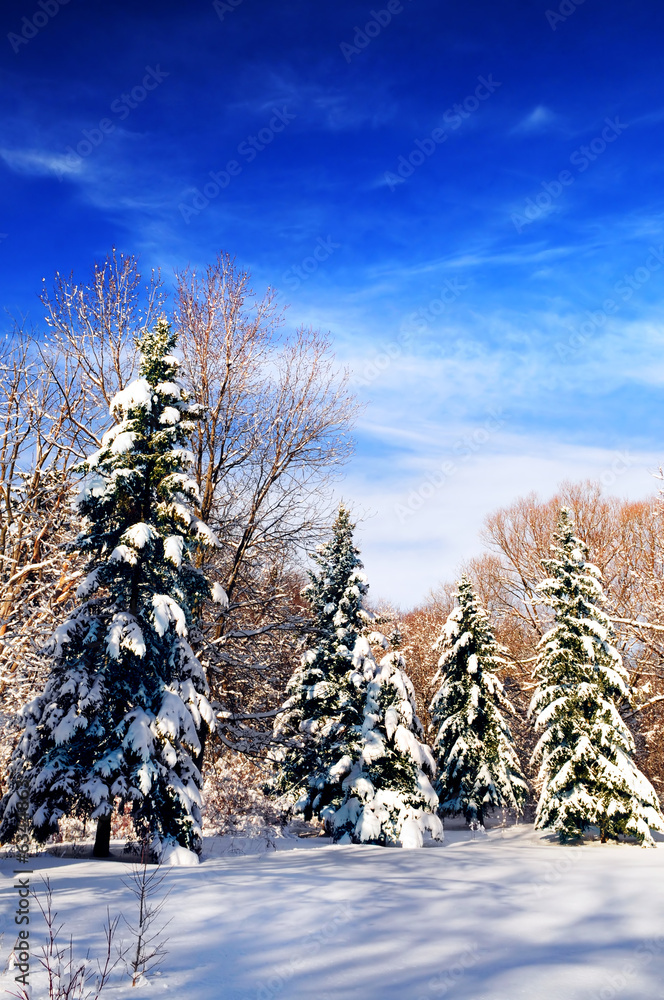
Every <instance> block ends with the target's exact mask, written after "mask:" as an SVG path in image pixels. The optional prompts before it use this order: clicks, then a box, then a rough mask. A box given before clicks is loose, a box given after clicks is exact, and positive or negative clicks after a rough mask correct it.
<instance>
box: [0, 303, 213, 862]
mask: <svg viewBox="0 0 664 1000" xmlns="http://www.w3.org/2000/svg"><path fill="white" fill-rule="evenodd" d="M139 346H140V350H141V355H142V360H141V366H140V372H139V378H138V379H136V380H135V381H134V382H132V383H131V384H130V385H128V386H127V387H126V388H125V389H123V390H122V391H121V392H119V393H118V394H117V395H116V396H115V398H114V399H113V401H112V403H111V415H112V416H113V417H114V418H115V420H116V423H115V426H113V427H112V428H111V430H109V431H108V432H107V433H106V434H105V435H104V438H103V440H102V446H101V448H100V449H99V451H98V452H96V453H95V454H94V455H92V456H91V457H90V458H88V459H87V460H86V462H85V463H83V465H82V468H83V470H84V471H85V472H86V473H87V475H86V477H85V479H84V482H83V486H82V490H81V494H80V497H79V501H78V509H79V513H80V515H81V517H82V519H83V522H82V528H83V530H82V531H81V533H80V534H79V536H78V538H77V540H76V543H75V546H74V547H75V548H76V549H77V550H78V551H80V552H82V553H83V554H84V555H86V556H87V557H88V558H89V566H88V575H87V576H86V578H85V580H84V581H83V583H82V584H81V585H80V587H79V589H78V593H77V596H78V597H79V598H80V599H81V601H82V603H80V604H79V606H78V607H77V608H76V609H75V610H74V611H73V612H72V614H70V615H69V617H68V618H67V619H66V620H65V621H64V622H63V623H62V624H60V625H59V626H58V628H57V629H56V630H55V633H54V635H53V638H52V642H51V645H50V653H51V655H52V669H51V673H50V676H49V678H48V681H47V683H46V686H45V689H44V691H43V693H42V694H41V695H39V696H38V697H37V698H36V699H35V700H34V701H33V702H31V703H30V704H29V705H28V706H27V707H26V708H25V709H24V712H23V719H24V722H25V731H24V734H23V737H22V739H21V741H20V743H19V745H18V748H17V750H16V753H15V755H14V758H13V762H12V766H11V774H10V787H9V790H8V792H7V794H6V795H5V797H4V798H3V800H2V803H1V804H0V817H1V819H2V823H1V825H0V838H1V839H2V841H5V842H6V841H7V840H8V839H10V838H11V837H12V836H13V833H14V831H15V829H16V825H17V823H18V820H19V812H20V807H19V801H18V792H19V791H20V790H25V789H27V791H28V794H29V801H30V807H29V813H30V816H31V819H32V823H33V826H34V831H35V835H36V837H37V839H38V840H40V841H44V840H45V839H46V838H47V837H48V836H49V835H50V834H51V833H53V832H54V831H55V830H57V826H58V820H59V819H60V817H61V816H64V815H77V816H81V817H91V818H92V819H96V820H97V821H98V823H97V841H96V844H95V853H96V854H97V855H100V856H104V855H105V854H107V853H108V844H109V837H110V820H111V814H112V810H113V808H114V804H117V805H118V806H119V808H120V809H124V808H125V807H126V806H127V805H128V804H131V811H132V817H133V821H134V824H135V827H136V829H137V831H138V832H139V834H140V835H144V836H149V837H150V838H151V841H152V847H153V850H154V851H155V852H156V853H158V854H160V855H161V856H162V857H164V856H167V855H168V853H169V852H170V853H172V851H173V849H175V848H176V847H177V845H179V846H180V847H181V848H184V849H188V850H189V851H194V852H198V851H199V850H200V845H201V839H200V837H201V834H200V791H199V789H200V784H201V776H200V772H199V770H198V767H197V764H196V758H197V755H198V754H199V752H200V746H201V744H200V736H201V735H202V733H204V732H205V731H206V730H207V729H211V728H212V727H213V725H214V716H213V713H212V709H211V707H210V704H209V702H208V700H207V697H206V695H207V683H206V679H205V676H204V672H203V669H202V666H201V664H200V662H199V660H198V659H197V657H196V655H195V654H194V652H193V651H192V649H191V647H190V645H189V643H188V641H187V635H188V631H189V628H190V627H191V625H192V622H193V621H194V619H195V616H196V615H197V614H198V613H199V611H200V609H201V605H202V603H203V601H204V600H206V599H207V598H209V597H210V596H211V592H210V588H209V585H208V583H207V581H206V579H205V577H204V575H203V573H202V572H201V571H200V570H198V569H197V568H195V566H194V564H193V561H192V560H193V558H194V553H195V550H196V549H197V548H198V546H200V545H204V546H205V545H208V546H209V545H215V544H216V540H215V538H214V536H213V534H212V533H211V531H210V530H209V529H208V528H207V526H206V525H205V524H204V523H203V522H202V521H200V520H199V518H198V517H197V516H196V514H195V508H196V505H197V503H198V493H197V488H196V484H195V482H194V481H193V480H192V479H190V478H189V476H188V475H187V472H186V469H187V466H188V464H189V462H190V460H191V455H190V452H188V451H187V450H186V449H185V448H184V445H185V444H186V442H187V440H188V437H189V436H190V434H191V431H192V429H193V427H194V424H193V423H192V420H194V419H198V418H200V417H201V415H202V414H201V412H200V408H199V407H198V406H197V404H194V403H191V402H189V401H188V399H187V396H186V394H185V392H184V391H183V390H182V389H181V387H180V386H179V385H178V384H177V382H175V381H174V378H175V374H176V370H177V365H178V362H177V359H176V358H174V357H173V356H172V354H171V351H172V349H173V347H174V346H175V337H174V335H173V334H172V333H171V331H170V328H169V325H168V323H167V322H166V321H165V320H160V321H159V322H158V323H157V325H156V328H155V329H154V331H152V332H147V331H146V332H145V334H144V335H143V337H142V339H141V341H140V344H139ZM212 596H215V597H219V598H221V597H223V595H221V594H216V595H212ZM23 794H25V791H23Z"/></svg>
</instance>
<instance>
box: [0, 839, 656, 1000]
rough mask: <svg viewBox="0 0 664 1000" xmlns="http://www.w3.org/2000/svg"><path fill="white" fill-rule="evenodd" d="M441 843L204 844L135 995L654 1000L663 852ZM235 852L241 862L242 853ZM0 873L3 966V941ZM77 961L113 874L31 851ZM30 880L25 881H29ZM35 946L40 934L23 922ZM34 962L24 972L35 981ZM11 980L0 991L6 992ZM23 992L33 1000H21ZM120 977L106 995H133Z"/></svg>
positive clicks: (179, 879)
mask: <svg viewBox="0 0 664 1000" xmlns="http://www.w3.org/2000/svg"><path fill="white" fill-rule="evenodd" d="M449 826H450V824H449V823H448V824H447V827H448V829H447V830H446V839H447V842H446V844H445V846H443V847H431V848H425V849H422V850H417V851H404V850H400V849H398V848H393V849H389V848H380V847H367V846H357V847H355V846H349V847H339V846H333V845H331V844H329V843H327V842H326V841H322V840H317V839H310V840H298V839H288V838H283V839H282V838H280V839H277V840H275V841H274V844H275V845H276V850H275V848H274V847H271V846H269V845H267V844H266V842H265V841H260V840H258V839H256V840H253V841H252V840H246V839H242V838H237V839H235V840H233V839H232V838H229V837H226V838H220V839H217V840H214V841H211V840H207V841H206V851H207V856H206V855H205V854H204V860H203V863H202V864H201V865H200V866H198V867H195V868H174V869H172V870H171V872H170V874H169V876H168V881H169V883H170V885H171V887H172V893H171V896H170V898H169V900H168V903H167V911H168V912H167V913H165V914H164V916H165V917H166V916H171V917H172V918H173V919H172V923H171V925H170V928H169V934H170V941H169V954H168V956H167V959H166V962H165V964H164V966H163V974H162V975H161V976H153V977H151V979H150V981H149V983H148V984H147V985H146V986H144V987H142V989H141V992H140V994H138V995H139V996H140V998H141V1000H148V998H154V997H168V996H170V997H177V998H178V1000H273V998H275V1000H276V998H279V1000H313V998H316V1000H337V998H339V1000H341V998H349V1000H436V998H438V997H448V998H454V1000H519V998H524V1000H596V998H601V1000H605V998H620V1000H644V998H646V997H647V998H648V1000H660V998H663V997H664V891H662V886H663V885H664V849H663V848H664V844H662V843H661V840H660V844H659V846H658V848H657V849H656V850H643V849H641V848H638V847H634V846H628V845H599V844H596V843H591V844H587V845H585V846H583V847H582V848H563V847H560V846H558V845H557V844H550V843H547V842H546V841H544V840H543V839H542V837H541V835H540V834H535V833H534V832H533V829H532V827H531V826H519V827H512V828H508V829H506V830H505V831H504V832H501V830H500V829H494V830H491V831H490V832H489V834H488V836H487V835H481V834H476V835H475V839H474V840H473V839H472V837H473V835H472V834H471V833H470V832H468V831H467V830H463V829H452V830H450V829H449ZM240 852H244V854H243V853H240ZM13 867H14V866H13V864H12V863H11V862H9V861H6V860H3V861H2V862H0V871H1V872H2V875H3V879H4V881H3V892H2V895H3V906H2V919H3V922H4V926H3V927H2V928H1V930H3V931H4V932H5V935H4V940H3V943H2V949H3V954H2V961H1V964H0V968H2V967H4V965H5V962H6V958H7V954H8V946H9V945H10V941H12V940H13V937H12V934H13V929H14V927H13V912H12V911H13V909H14V905H13V903H14V898H13V896H12V890H11V889H10V886H11V881H10V879H11V874H12V868H13ZM35 868H36V869H37V872H38V873H39V874H47V875H48V876H49V877H50V879H51V883H52V886H53V889H54V898H55V904H56V906H57V910H58V914H59V918H58V919H59V920H64V921H65V929H66V932H67V934H69V933H70V932H72V933H73V936H74V945H75V948H78V950H79V952H81V953H83V952H84V951H85V950H86V949H87V948H88V947H90V948H91V949H92V953H93V954H94V953H96V952H97V953H98V951H99V949H100V946H101V929H102V923H103V920H104V911H105V907H106V904H108V905H109V906H110V910H111V914H113V913H117V912H119V911H120V910H121V909H123V908H125V910H126V912H127V915H128V917H130V918H131V910H130V909H129V907H130V905H131V903H130V900H131V896H130V893H129V890H128V889H126V888H124V887H123V886H122V884H121V882H120V879H121V876H122V875H123V874H125V871H126V866H125V865H124V864H118V863H116V862H91V861H85V860H70V859H64V858H51V857H49V856H42V857H41V858H39V859H38V860H37V861H36V862H35ZM38 878H39V875H38V874H37V873H35V875H33V876H32V879H33V885H34V884H37V883H38ZM30 930H31V940H32V943H33V945H37V944H38V941H39V940H40V939H41V935H42V934H43V930H42V927H41V925H40V923H39V921H37V920H35V921H33V922H32V923H31V925H30ZM36 966H37V963H36V961H35V962H34V963H33V968H36ZM10 983H11V980H10V978H9V977H5V978H4V979H0V985H2V986H6V987H9V985H10ZM34 995H35V997H40V996H41V993H39V992H38V991H36V992H35V994H34ZM136 995H137V993H136V990H133V991H132V989H131V987H130V986H129V984H128V983H127V981H126V980H125V982H124V984H122V985H121V984H119V983H117V981H116V982H115V983H114V985H113V986H112V987H111V988H110V989H109V990H108V991H106V990H105V991H104V993H103V994H102V996H103V997H108V998H109V1000H119V998H120V997H122V998H127V1000H128V998H130V997H136Z"/></svg>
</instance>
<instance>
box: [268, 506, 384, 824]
mask: <svg viewBox="0 0 664 1000" xmlns="http://www.w3.org/2000/svg"><path fill="white" fill-rule="evenodd" d="M353 529H354V525H353V524H352V523H351V520H350V514H349V511H348V510H347V509H346V507H344V506H343V505H342V506H341V507H340V508H339V513H338V516H337V518H336V520H335V522H334V525H333V529H332V538H331V539H330V541H329V542H326V543H325V544H324V545H320V546H319V547H318V549H317V551H316V553H315V554H313V556H312V558H313V560H314V562H315V563H317V565H318V567H319V568H318V571H317V572H310V573H309V584H308V585H307V586H306V587H305V588H304V590H303V594H304V596H305V597H306V599H307V601H308V602H309V606H310V608H311V612H312V625H311V633H312V635H313V637H314V639H315V645H313V646H312V647H310V648H309V649H307V650H306V651H305V652H304V654H303V655H302V657H301V661H300V664H299V666H298V667H297V669H296V670H295V672H294V673H293V676H292V678H291V680H290V682H289V684H288V688H287V693H288V696H289V697H288V700H287V701H286V703H285V705H284V711H283V713H282V714H281V715H280V716H279V717H278V718H277V722H276V724H275V735H276V736H277V737H278V738H279V739H281V740H283V741H284V742H285V745H284V747H283V749H282V750H281V751H280V752H278V754H277V755H276V756H277V773H276V777H275V780H274V783H273V785H272V786H271V790H272V791H273V792H276V793H278V794H280V795H283V796H285V798H286V800H287V801H288V802H289V803H290V805H291V808H292V809H293V810H294V811H295V812H300V813H303V814H304V817H305V819H311V817H312V816H316V817H319V818H321V819H323V820H326V821H328V820H329V819H330V817H331V816H332V814H333V813H334V811H335V809H336V808H337V807H338V805H339V803H340V802H341V800H342V799H343V791H342V789H341V781H342V779H343V777H344V775H345V773H346V772H345V771H344V765H343V763H342V765H341V769H340V767H339V762H340V761H342V762H343V761H345V760H346V758H348V757H349V756H350V757H354V756H355V753H356V751H355V749H354V748H355V746H356V744H357V739H358V733H359V729H360V728H361V724H362V718H363V715H362V712H363V703H364V685H365V679H364V674H363V670H364V660H363V658H362V656H359V657H358V655H357V654H356V655H355V657H354V655H353V654H354V651H355V649H356V644H357V640H358V638H359V637H360V636H361V634H362V632H363V630H364V629H365V628H366V626H367V624H368V623H369V622H370V621H371V617H372V616H371V615H370V614H368V613H367V612H366V611H365V610H364V608H363V606H362V602H363V598H364V596H365V594H366V592H367V590H368V586H367V582H366V577H365V576H364V574H363V572H362V563H361V561H360V558H359V552H358V550H357V548H356V547H355V546H354V544H353Z"/></svg>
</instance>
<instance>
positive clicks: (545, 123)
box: [512, 104, 558, 135]
mask: <svg viewBox="0 0 664 1000" xmlns="http://www.w3.org/2000/svg"><path fill="white" fill-rule="evenodd" d="M557 121H558V116H557V115H556V114H555V113H554V112H553V111H551V109H550V108H547V107H545V105H543V104H538V105H537V107H536V108H533V110H532V111H531V112H529V114H527V115H526V116H525V118H522V119H521V121H520V122H518V123H517V124H516V125H515V126H514V128H513V129H512V135H517V134H519V133H526V134H528V133H533V132H547V131H549V129H551V128H552V127H553V126H555V125H556V123H557Z"/></svg>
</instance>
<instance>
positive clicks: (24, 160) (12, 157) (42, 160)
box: [0, 149, 81, 178]
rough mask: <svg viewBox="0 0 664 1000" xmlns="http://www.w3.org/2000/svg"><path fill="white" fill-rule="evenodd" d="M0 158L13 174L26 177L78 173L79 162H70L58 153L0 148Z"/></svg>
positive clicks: (61, 175)
mask: <svg viewBox="0 0 664 1000" xmlns="http://www.w3.org/2000/svg"><path fill="white" fill-rule="evenodd" d="M0 158H1V159H2V160H4V162H5V163H6V164H7V166H8V167H9V169H10V170H13V171H14V173H15V174H22V175H24V176H27V177H50V176H55V177H60V178H61V177H63V176H66V175H70V174H78V173H79V172H80V170H81V162H80V161H79V162H73V163H72V162H70V159H69V157H68V156H65V155H62V154H60V153H45V152H43V151H41V150H38V149H0Z"/></svg>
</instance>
